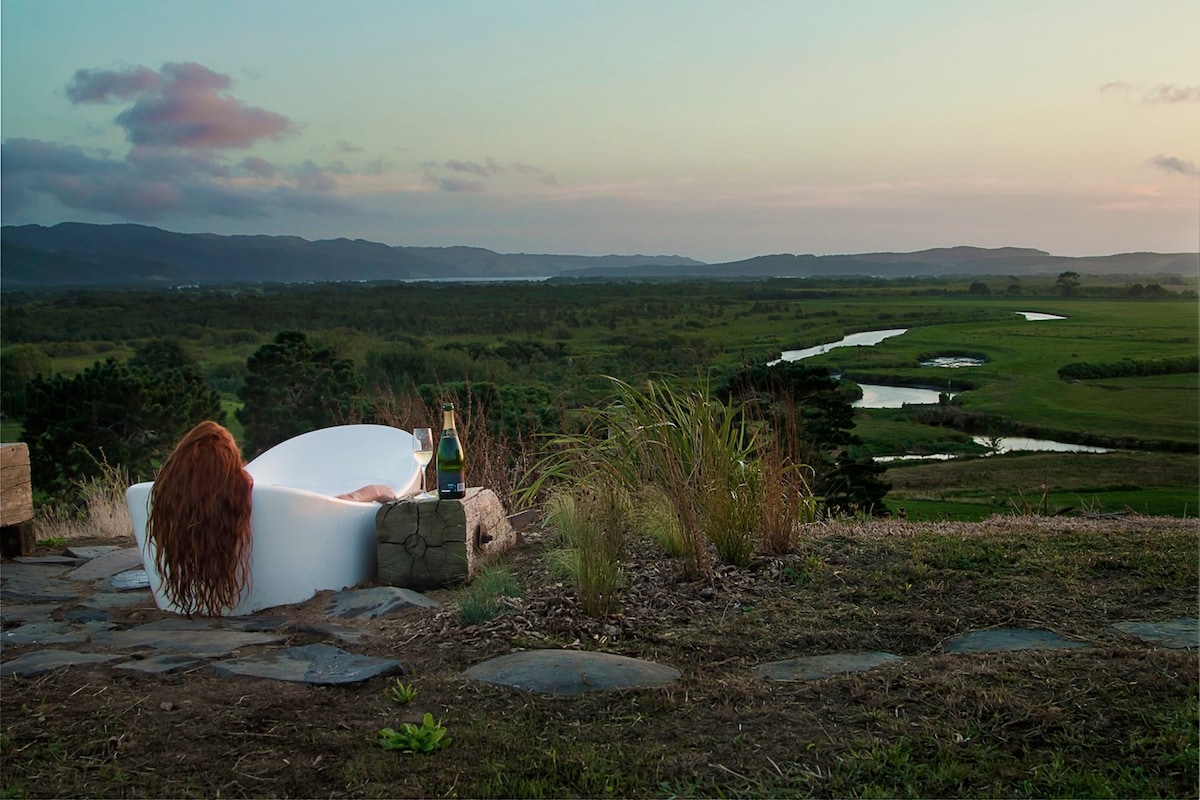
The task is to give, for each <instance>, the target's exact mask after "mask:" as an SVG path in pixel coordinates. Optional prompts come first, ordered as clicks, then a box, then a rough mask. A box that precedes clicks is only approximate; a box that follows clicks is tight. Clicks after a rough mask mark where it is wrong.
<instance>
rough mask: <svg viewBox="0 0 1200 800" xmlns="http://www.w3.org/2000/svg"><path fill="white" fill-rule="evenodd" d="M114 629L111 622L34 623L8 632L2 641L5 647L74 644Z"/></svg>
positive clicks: (1, 638)
mask: <svg viewBox="0 0 1200 800" xmlns="http://www.w3.org/2000/svg"><path fill="white" fill-rule="evenodd" d="M111 627H112V623H111V622H88V623H85V624H83V625H72V624H71V623H70V622H55V621H53V620H51V621H49V622H34V623H31V624H29V625H22V626H21V627H19V628H10V629H8V630H6V631H5V632H4V634H3V636H2V637H0V641H3V643H4V646H5V647H7V646H9V645H14V644H72V643H74V642H86V641H87V640H88V639H90V638H92V636H93V635H94V634H96V633H101V632H103V631H106V630H108V629H109V628H111Z"/></svg>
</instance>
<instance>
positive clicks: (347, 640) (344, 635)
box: [295, 622, 367, 644]
mask: <svg viewBox="0 0 1200 800" xmlns="http://www.w3.org/2000/svg"><path fill="white" fill-rule="evenodd" d="M295 630H296V632H297V633H313V634H316V635H317V636H323V637H325V638H326V639H337V640H338V641H339V642H341V643H342V644H361V643H362V640H363V637H364V636H366V635H367V632H366V631H365V630H363V629H362V628H355V627H353V626H352V625H339V624H338V623H336V622H318V623H313V624H311V625H297V626H296V628H295Z"/></svg>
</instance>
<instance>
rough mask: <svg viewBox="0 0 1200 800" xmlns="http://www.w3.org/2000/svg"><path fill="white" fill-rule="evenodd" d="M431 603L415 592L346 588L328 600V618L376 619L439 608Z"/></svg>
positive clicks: (390, 589) (378, 587)
mask: <svg viewBox="0 0 1200 800" xmlns="http://www.w3.org/2000/svg"><path fill="white" fill-rule="evenodd" d="M438 605H439V603H438V601H436V600H432V599H430V598H428V597H426V596H425V595H423V594H421V593H420V592H414V591H413V590H412V589H401V588H398V587H395V586H376V587H373V588H370V589H346V590H345V591H341V592H338V593H336V594H334V595H333V597H331V598H329V607H328V608H327V609H326V611H325V616H327V617H334V618H341V619H377V618H378V617H386V616H388V615H389V614H396V613H399V612H401V611H406V610H407V609H410V608H437V606H438Z"/></svg>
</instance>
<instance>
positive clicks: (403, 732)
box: [379, 712, 452, 753]
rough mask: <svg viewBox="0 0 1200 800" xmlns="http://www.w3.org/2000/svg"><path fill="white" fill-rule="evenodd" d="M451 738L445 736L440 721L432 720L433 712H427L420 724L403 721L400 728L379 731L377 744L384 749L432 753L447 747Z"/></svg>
mask: <svg viewBox="0 0 1200 800" xmlns="http://www.w3.org/2000/svg"><path fill="white" fill-rule="evenodd" d="M451 741H452V740H451V739H450V737H448V736H446V728H445V727H444V726H443V725H442V723H441V722H434V721H433V714H430V713H428V712H426V713H425V716H424V717H423V718H422V720H421V724H420V725H414V724H413V723H411V722H406V723H404V724H403V725H402V726H401V727H400V730H396V729H395V728H384V729H382V730H381V731H379V746H380V747H382V748H383V749H384V750H399V751H400V752H402V753H433V752H436V751H438V750H441V749H442V748H443V747H449V746H450V742H451Z"/></svg>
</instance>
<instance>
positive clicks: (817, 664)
mask: <svg viewBox="0 0 1200 800" xmlns="http://www.w3.org/2000/svg"><path fill="white" fill-rule="evenodd" d="M900 660H901V659H900V656H896V655H892V654H891V653H882V652H868V653H831V654H829V655H823V656H801V657H799V658H787V659H784V660H782V661H770V662H767V663H766V664H760V665H759V666H758V667H757V668H755V670H754V671H755V672H756V673H757V674H758V675H759V676H760V677H763V678H770V679H771V680H774V681H815V680H820V679H821V678H828V677H829V676H831V675H838V674H841V673H846V672H865V671H866V670H869V669H874V668H875V667H879V666H882V665H884V664H890V663H893V662H895V661H900Z"/></svg>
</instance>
